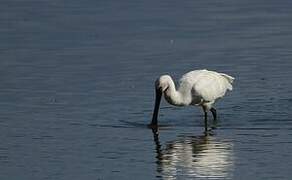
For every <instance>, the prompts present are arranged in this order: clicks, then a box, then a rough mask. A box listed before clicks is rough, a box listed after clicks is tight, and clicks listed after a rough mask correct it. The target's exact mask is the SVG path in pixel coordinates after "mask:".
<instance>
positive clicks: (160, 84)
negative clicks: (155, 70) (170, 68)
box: [155, 75, 171, 93]
mask: <svg viewBox="0 0 292 180" xmlns="http://www.w3.org/2000/svg"><path fill="white" fill-rule="evenodd" d="M170 81H171V77H170V76H169V75H163V76H160V77H159V78H158V79H157V80H156V82H155V89H156V91H159V92H161V93H163V92H165V91H166V90H167V89H168V88H169V82H170Z"/></svg>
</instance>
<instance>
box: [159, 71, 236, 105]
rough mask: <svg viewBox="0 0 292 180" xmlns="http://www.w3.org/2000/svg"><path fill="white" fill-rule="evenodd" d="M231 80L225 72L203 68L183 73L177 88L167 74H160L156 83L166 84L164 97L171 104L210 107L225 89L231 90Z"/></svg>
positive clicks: (221, 95)
mask: <svg viewBox="0 0 292 180" xmlns="http://www.w3.org/2000/svg"><path fill="white" fill-rule="evenodd" d="M233 80H234V78H233V77H231V76H229V75H227V74H223V73H218V72H215V71H208V70H205V69H204V70H195V71H191V72H188V73H186V74H185V75H183V76H182V78H181V79H180V83H179V84H180V85H179V87H178V89H177V90H176V88H175V84H174V82H173V80H172V78H171V77H170V76H168V75H163V76H161V77H160V78H159V79H158V82H157V83H158V84H159V85H160V86H162V88H163V87H164V86H167V89H166V90H165V91H164V97H165V99H166V101H167V102H168V103H170V104H172V105H175V106H187V105H200V106H203V107H205V108H207V109H211V107H212V104H213V103H214V102H215V101H216V99H218V98H221V97H223V96H224V95H225V93H226V91H227V90H232V82H233ZM159 85H158V86H159Z"/></svg>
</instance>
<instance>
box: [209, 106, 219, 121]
mask: <svg viewBox="0 0 292 180" xmlns="http://www.w3.org/2000/svg"><path fill="white" fill-rule="evenodd" d="M210 111H211V113H212V115H213V118H214V120H215V121H216V120H217V111H216V109H215V108H213V107H212V108H211V109H210Z"/></svg>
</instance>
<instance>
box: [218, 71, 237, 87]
mask: <svg viewBox="0 0 292 180" xmlns="http://www.w3.org/2000/svg"><path fill="white" fill-rule="evenodd" d="M220 75H221V76H223V77H224V78H225V79H226V80H227V81H228V82H229V87H228V89H229V90H232V83H233V81H234V79H235V78H234V77H232V76H229V75H227V74H224V73H220Z"/></svg>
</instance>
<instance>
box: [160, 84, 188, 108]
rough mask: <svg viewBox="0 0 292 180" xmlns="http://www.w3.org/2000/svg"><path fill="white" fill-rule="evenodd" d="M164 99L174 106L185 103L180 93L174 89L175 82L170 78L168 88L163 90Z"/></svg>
mask: <svg viewBox="0 0 292 180" xmlns="http://www.w3.org/2000/svg"><path fill="white" fill-rule="evenodd" d="M164 98H165V100H166V101H167V102H168V103H170V104H172V105H175V106H184V105H186V104H185V103H184V101H183V98H182V94H181V93H180V92H179V91H177V90H176V89H175V84H174V82H173V80H172V79H169V81H168V88H167V90H166V91H165V92H164Z"/></svg>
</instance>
